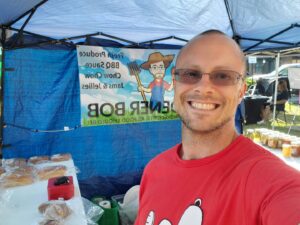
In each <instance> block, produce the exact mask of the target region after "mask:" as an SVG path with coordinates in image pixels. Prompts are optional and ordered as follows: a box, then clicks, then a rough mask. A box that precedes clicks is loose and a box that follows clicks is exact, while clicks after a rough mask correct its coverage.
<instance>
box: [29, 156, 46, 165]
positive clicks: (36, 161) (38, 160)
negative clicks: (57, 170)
mask: <svg viewBox="0 0 300 225" xmlns="http://www.w3.org/2000/svg"><path fill="white" fill-rule="evenodd" d="M47 161H49V156H47V155H43V156H32V157H30V158H29V159H28V163H30V164H39V163H44V162H47Z"/></svg>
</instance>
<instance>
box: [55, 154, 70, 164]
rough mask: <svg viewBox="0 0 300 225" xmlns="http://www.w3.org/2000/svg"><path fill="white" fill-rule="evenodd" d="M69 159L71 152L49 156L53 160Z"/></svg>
mask: <svg viewBox="0 0 300 225" xmlns="http://www.w3.org/2000/svg"><path fill="white" fill-rule="evenodd" d="M70 159H71V154H69V153H65V154H55V155H53V156H51V161H53V162H61V161H67V160H70Z"/></svg>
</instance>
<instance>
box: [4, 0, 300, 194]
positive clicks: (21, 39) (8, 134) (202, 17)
mask: <svg viewBox="0 0 300 225" xmlns="http://www.w3.org/2000/svg"><path fill="white" fill-rule="evenodd" d="M299 11H300V2H299V1H288V2H287V1H283V0H277V1H276V4H275V3H274V2H271V1H255V0H250V1H249V0H248V1H246V0H240V1H234V0H224V1H223V0H213V1H211V0H189V1H181V0H175V1H173V0H172V1H171V0H163V1H161V0H160V1H158V0H154V1H138V0H131V1H126V2H122V1H111V0H110V1H107V0H102V1H96V0H77V1H71V0H65V1H58V0H49V1H46V0H44V1H40V0H26V1H17V0H12V1H8V2H7V1H3V0H0V26H1V34H2V35H1V45H2V46H3V49H4V53H3V54H2V58H3V62H4V66H3V67H2V70H3V73H2V74H3V76H2V82H1V85H3V86H4V87H2V88H1V91H2V95H1V96H4V104H3V105H2V106H3V107H4V110H2V112H3V114H4V124H5V125H6V128H5V129H4V133H3V155H4V156H5V157H8V158H10V157H29V156H32V155H43V154H54V153H59V152H64V151H68V152H71V153H72V154H73V157H74V160H75V164H76V165H77V166H78V168H79V170H80V171H81V173H80V174H79V182H80V185H81V187H83V189H82V190H84V189H85V190H86V191H84V194H86V195H89V196H90V195H92V194H93V193H94V194H95V193H96V192H97V191H98V192H99V191H100V190H101V193H100V194H102V195H112V194H119V193H122V192H123V193H124V191H125V189H128V188H129V187H130V186H131V185H133V184H135V183H138V181H139V178H140V174H141V171H142V170H143V167H144V166H145V164H146V163H147V162H148V161H149V160H150V159H151V158H153V157H154V156H155V155H156V154H158V153H159V152H161V151H163V150H165V149H167V148H168V147H171V146H172V145H174V144H175V143H176V142H179V141H180V122H179V121H178V120H177V121H176V120H175V121H165V122H153V123H150V122H149V123H141V124H129V125H126V126H125V125H116V126H101V127H92V128H81V127H80V126H79V125H78V124H80V122H79V121H80V112H79V111H80V109H79V87H78V86H79V85H78V82H79V81H78V68H77V58H76V52H75V50H74V48H72V47H74V43H76V42H85V43H92V42H91V40H92V38H93V37H95V38H99V37H100V38H102V40H101V42H100V45H104V44H105V45H110V46H125V47H142V48H145V47H146V48H152V47H156V46H155V45H154V44H155V43H159V44H167V45H173V46H171V47H172V48H174V47H175V48H179V47H180V46H181V45H183V44H184V43H185V42H186V41H187V40H189V39H191V38H192V37H193V36H194V35H196V34H198V33H200V32H202V31H205V30H208V29H218V30H221V31H223V32H225V33H226V34H228V35H230V36H232V37H233V38H234V39H235V40H236V41H238V42H239V43H240V45H241V47H242V49H243V50H244V51H246V52H251V51H261V50H265V49H270V50H272V49H285V48H291V47H297V46H299V44H300V38H299V37H300V26H299V25H298V24H297V22H299V21H300V15H299V13H298V12H299ZM278 15H281V16H278ZM18 31H20V32H18ZM10 32H18V33H16V35H15V37H14V38H12V39H8V38H7V36H9V35H10ZM26 35H30V36H31V37H30V40H29V39H28V38H27V36H26ZM85 38H87V39H89V41H88V42H87V41H86V40H85ZM105 40H106V41H107V42H105ZM109 40H113V41H114V42H111V41H109ZM94 41H95V40H94ZM95 42H97V41H95ZM57 43H59V44H61V43H62V44H63V45H66V46H67V47H69V46H70V47H71V48H70V49H63V48H61V45H57ZM46 44H47V46H48V44H55V45H53V46H52V47H51V48H49V49H47V50H45V49H40V48H32V47H34V46H40V47H42V46H45V45H46ZM118 44H119V45H118ZM174 45H176V46H174ZM48 47H49V46H48ZM165 47H167V46H166V45H165ZM20 48H21V49H20ZM3 92H4V93H3ZM66 126H67V127H68V132H65V130H64V127H66ZM104 178H111V179H108V180H109V181H108V182H107V183H106V182H104ZM112 183H114V184H115V185H114V184H112ZM91 185H94V186H93V188H90V187H91ZM112 186H114V187H116V186H123V187H124V188H123V189H122V188H120V189H113V188H112ZM100 187H102V189H101V188H100ZM108 190H109V191H108Z"/></svg>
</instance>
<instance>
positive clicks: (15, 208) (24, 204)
mask: <svg viewBox="0 0 300 225" xmlns="http://www.w3.org/2000/svg"><path fill="white" fill-rule="evenodd" d="M47 165H65V166H67V168H68V172H67V174H66V175H67V176H73V182H74V192H75V193H74V197H73V198H72V199H70V200H67V201H66V203H67V204H68V206H69V207H70V208H71V209H72V211H73V213H72V214H71V215H70V216H69V217H67V218H66V220H65V222H64V224H65V225H86V224H87V222H86V219H85V213H84V208H83V203H82V200H81V195H80V190H79V185H78V180H77V176H76V169H75V166H74V163H73V160H69V161H64V162H57V163H47V164H44V165H43V166H47ZM47 185H48V181H47V180H46V181H38V182H35V183H34V184H32V185H27V186H21V187H14V188H9V189H3V190H0V225H21V224H24V225H38V224H39V222H40V221H41V220H42V219H43V217H42V215H41V214H40V213H39V211H38V207H39V205H40V204H42V203H44V202H47V201H48V192H47Z"/></svg>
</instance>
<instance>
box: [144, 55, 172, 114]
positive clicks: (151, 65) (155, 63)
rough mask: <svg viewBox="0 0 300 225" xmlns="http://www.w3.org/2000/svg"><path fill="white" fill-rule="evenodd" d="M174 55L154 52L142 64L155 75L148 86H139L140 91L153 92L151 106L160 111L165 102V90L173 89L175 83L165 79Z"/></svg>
mask: <svg viewBox="0 0 300 225" xmlns="http://www.w3.org/2000/svg"><path fill="white" fill-rule="evenodd" d="M173 59H174V55H166V56H164V55H162V54H161V53H160V52H154V53H152V54H150V55H149V57H148V61H147V62H144V63H143V64H142V65H141V68H143V69H144V70H149V72H150V73H151V75H152V76H153V81H152V82H151V83H150V84H149V86H148V88H145V87H144V86H141V87H139V91H144V92H148V93H150V92H151V99H150V108H151V109H153V110H155V109H157V110H158V111H159V112H160V111H161V108H162V106H163V103H164V93H165V90H167V91H172V90H173V83H171V84H169V83H167V82H166V81H165V80H164V77H165V73H166V69H167V68H168V67H169V66H170V64H171V62H172V61H173Z"/></svg>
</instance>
